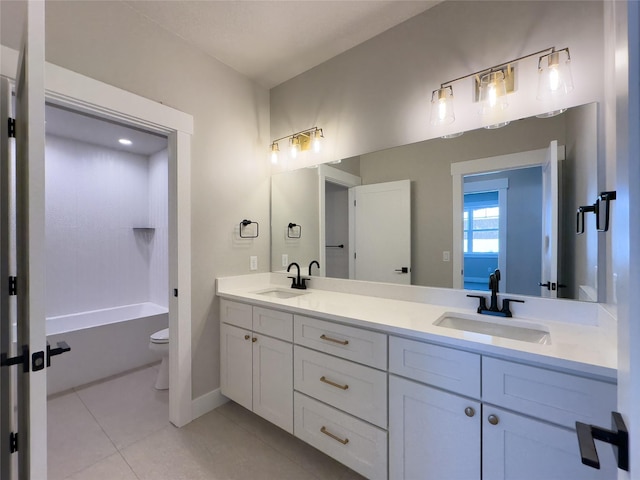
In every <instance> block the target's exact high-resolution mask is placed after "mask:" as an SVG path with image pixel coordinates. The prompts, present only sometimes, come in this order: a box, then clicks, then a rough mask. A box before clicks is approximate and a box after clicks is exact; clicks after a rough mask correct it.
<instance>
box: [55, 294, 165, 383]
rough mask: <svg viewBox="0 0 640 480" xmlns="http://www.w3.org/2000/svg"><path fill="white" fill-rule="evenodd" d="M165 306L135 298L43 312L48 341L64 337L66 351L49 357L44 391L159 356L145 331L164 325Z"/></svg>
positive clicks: (148, 360) (120, 371)
mask: <svg viewBox="0 0 640 480" xmlns="http://www.w3.org/2000/svg"><path fill="white" fill-rule="evenodd" d="M168 325H169V313H168V309H167V308H166V307H162V306H160V305H156V304H154V303H138V304H135V305H125V306H121V307H114V308H106V309H103V310H92V311H88V312H81V313H74V314H71V315H62V316H59V317H48V318H47V341H48V342H49V343H50V344H51V347H52V348H53V347H55V346H56V342H59V341H61V340H64V341H66V342H67V343H68V344H69V346H70V347H71V351H70V352H67V353H65V354H63V355H59V356H56V357H53V358H52V359H51V367H49V368H48V369H47V393H48V394H49V395H52V394H54V393H58V392H62V391H64V390H68V389H70V388H74V387H78V386H80V385H84V384H86V383H90V382H94V381H96V380H100V379H103V378H106V377H109V376H111V375H116V374H118V373H122V372H126V371H127V370H131V369H134V368H137V367H141V366H143V365H148V364H150V363H153V362H156V361H159V360H160V358H159V357H158V355H157V354H155V353H153V352H151V351H150V350H149V346H148V345H149V335H151V334H152V333H153V332H156V331H158V330H161V329H163V328H167V327H168Z"/></svg>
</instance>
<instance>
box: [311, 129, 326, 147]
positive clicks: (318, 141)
mask: <svg viewBox="0 0 640 480" xmlns="http://www.w3.org/2000/svg"><path fill="white" fill-rule="evenodd" d="M323 138H324V135H323V134H322V129H321V128H320V129H318V130H316V131H315V132H313V151H314V152H315V153H319V152H320V149H321V148H322V139H323Z"/></svg>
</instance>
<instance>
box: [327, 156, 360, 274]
mask: <svg viewBox="0 0 640 480" xmlns="http://www.w3.org/2000/svg"><path fill="white" fill-rule="evenodd" d="M327 182H329V183H334V184H336V185H341V186H343V187H345V188H351V187H356V186H358V185H362V179H361V178H360V177H358V176H357V175H353V174H351V173H348V172H345V171H343V170H338V169H337V168H334V167H331V166H329V165H327V164H322V165H318V194H319V196H320V198H319V200H318V207H319V208H318V210H319V214H318V220H319V222H320V225H319V228H318V234H319V235H320V241H319V242H318V245H319V246H320V252H318V261H319V263H320V276H322V277H325V276H326V275H327V269H326V266H327V249H326V245H327V237H326V228H327V222H326V217H325V215H326V212H327V210H326V209H327V206H326V200H327V190H326V186H327ZM349 202H350V203H349V204H350V205H351V203H352V202H353V199H352V198H351V193H349ZM353 228H354V227H353V218H352V211H351V209H349V245H350V246H351V245H352V243H353V238H354V235H353ZM352 263H353V260H352V255H350V256H349V278H352V275H353V265H352Z"/></svg>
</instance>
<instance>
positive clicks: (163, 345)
mask: <svg viewBox="0 0 640 480" xmlns="http://www.w3.org/2000/svg"><path fill="white" fill-rule="evenodd" d="M149 349H150V350H151V351H153V352H157V353H159V354H160V355H162V363H161V364H160V371H159V372H158V378H157V379H156V389H157V390H167V389H168V388H169V329H168V328H165V329H164V330H158V331H157V332H156V333H154V334H152V335H151V336H150V337H149Z"/></svg>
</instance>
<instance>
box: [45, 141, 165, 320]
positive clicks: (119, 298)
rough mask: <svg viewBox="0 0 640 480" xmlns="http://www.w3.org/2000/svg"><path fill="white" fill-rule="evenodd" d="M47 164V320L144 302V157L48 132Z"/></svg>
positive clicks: (146, 253) (146, 204) (146, 250)
mask: <svg viewBox="0 0 640 480" xmlns="http://www.w3.org/2000/svg"><path fill="white" fill-rule="evenodd" d="M45 161H46V191H45V195H46V197H45V201H46V249H47V252H46V254H47V273H46V275H47V277H46V287H47V288H46V292H47V303H46V314H47V316H48V317H51V316H57V315H66V314H70V313H77V312H83V311H88V310H98V309H101V308H109V307H115V306H120V305H129V304H133V303H140V302H146V301H148V298H149V282H148V275H149V261H150V245H149V241H148V239H147V238H146V236H147V234H146V233H140V232H136V231H134V230H133V228H132V227H133V226H144V225H147V223H148V215H149V214H148V211H149V210H148V209H149V200H148V198H149V191H148V190H149V185H148V159H147V157H145V156H142V155H136V154H131V153H128V152H122V151H117V150H111V149H108V148H104V147H98V146H95V145H90V144H87V143H82V142H78V141H75V140H68V139H64V138H61V137H55V136H51V135H48V136H47V143H46V149H45ZM165 195H166V194H165Z"/></svg>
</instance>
